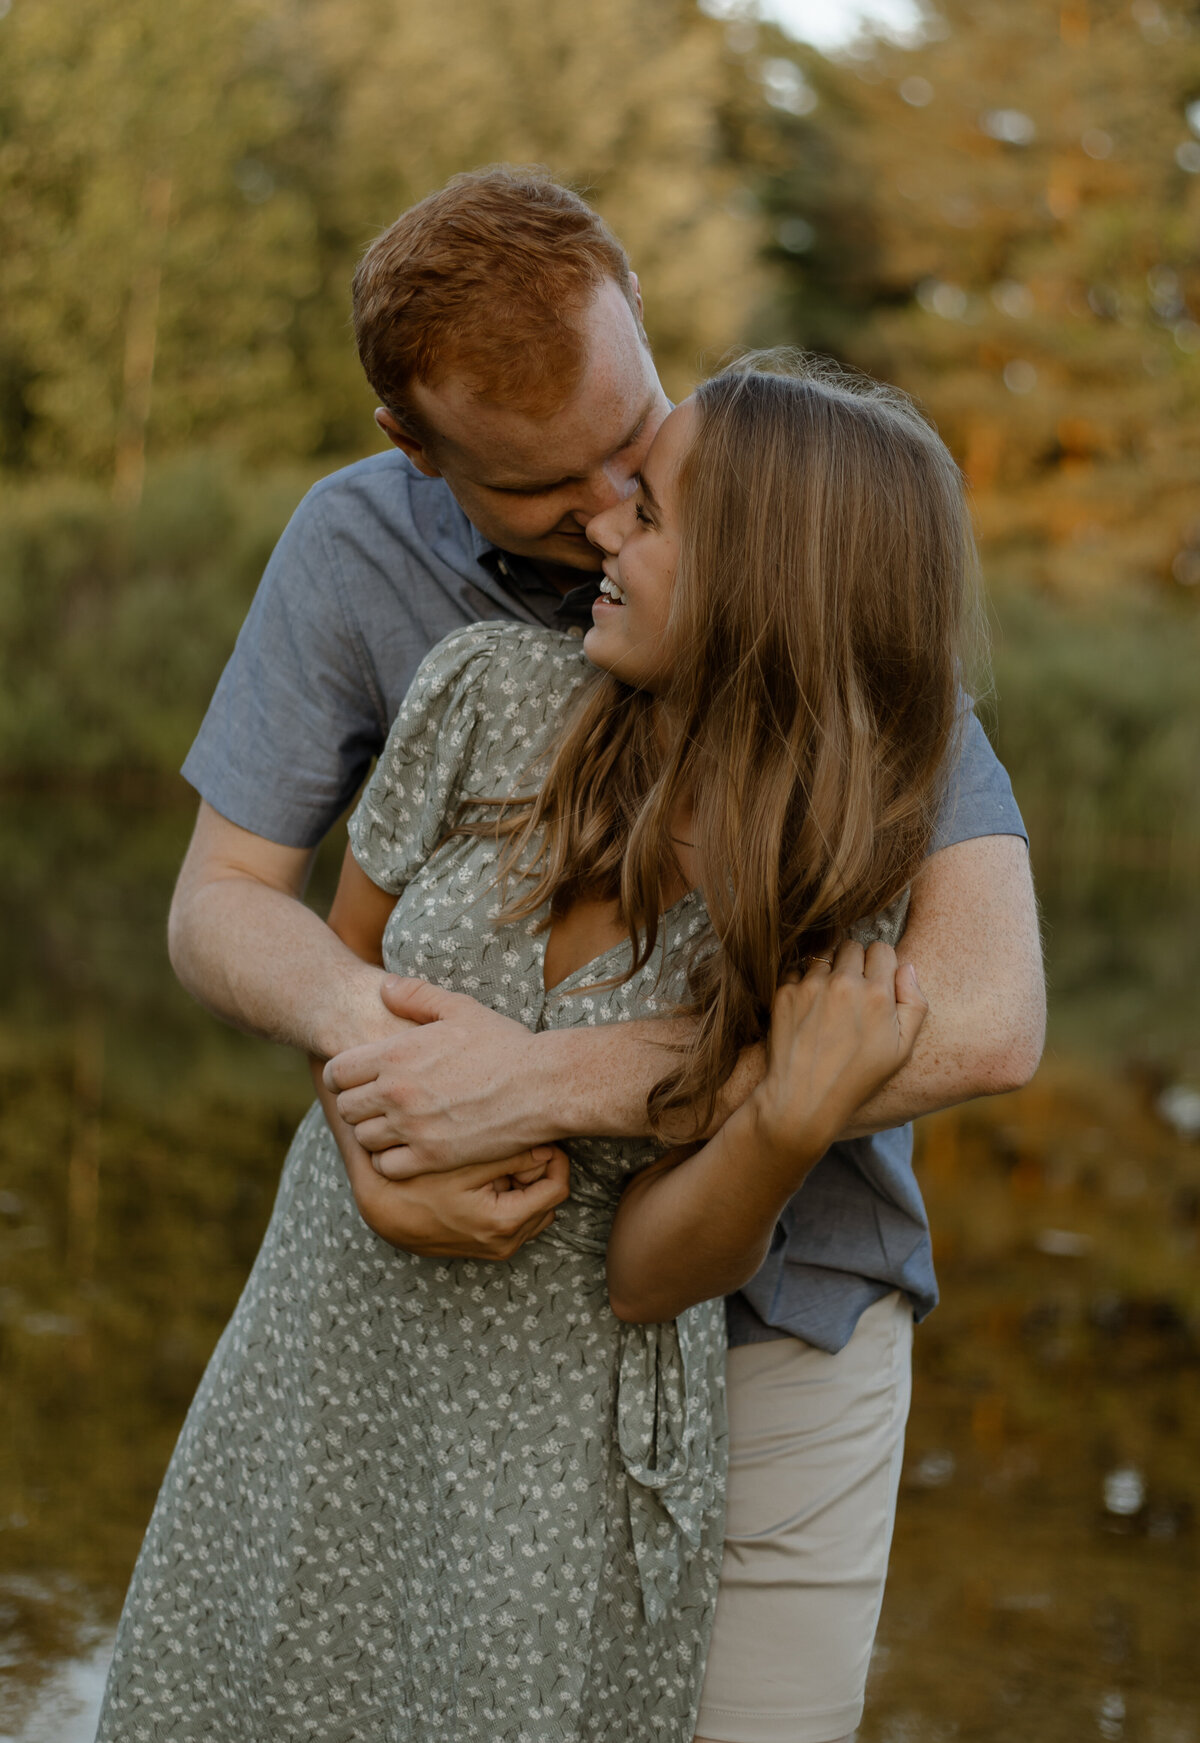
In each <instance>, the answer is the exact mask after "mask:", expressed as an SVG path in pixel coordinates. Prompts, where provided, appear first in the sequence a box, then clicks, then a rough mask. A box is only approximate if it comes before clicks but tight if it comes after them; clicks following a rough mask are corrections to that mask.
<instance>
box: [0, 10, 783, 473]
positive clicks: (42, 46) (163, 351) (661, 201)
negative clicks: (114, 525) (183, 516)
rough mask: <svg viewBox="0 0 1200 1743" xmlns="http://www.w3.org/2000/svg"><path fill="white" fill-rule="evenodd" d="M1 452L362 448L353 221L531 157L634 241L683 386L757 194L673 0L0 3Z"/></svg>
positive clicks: (138, 461)
mask: <svg viewBox="0 0 1200 1743" xmlns="http://www.w3.org/2000/svg"><path fill="white" fill-rule="evenodd" d="M0 33H2V34H3V43H4V51H5V52H4V57H3V60H2V61H0V212H2V214H3V215H2V216H0V444H2V448H0V463H2V464H3V465H5V466H6V467H7V468H9V469H10V470H11V469H15V468H27V469H28V468H33V469H46V468H51V467H54V468H59V469H66V470H70V471H75V472H91V473H93V474H98V475H100V476H101V477H107V478H108V479H109V480H110V481H111V482H112V485H113V489H114V492H115V494H116V496H117V499H118V501H120V502H125V503H134V502H136V500H137V498H138V496H139V494H140V490H141V481H142V474H143V470H144V465H145V456H146V450H147V443H148V442H149V445H150V447H151V449H152V451H155V452H159V453H161V452H163V451H166V450H169V449H171V448H177V447H179V446H182V445H185V444H188V443H195V442H197V441H211V440H218V441H221V442H228V443H230V444H232V445H235V446H236V447H237V448H238V449H239V450H240V451H242V452H244V453H247V454H249V455H250V456H252V457H255V458H259V459H261V458H264V457H266V456H268V455H283V456H287V455H307V454H311V453H314V452H335V453H336V452H339V451H340V452H342V453H345V452H347V451H353V450H354V449H355V448H359V447H361V445H362V444H363V443H364V442H367V441H369V440H370V439H371V435H372V432H371V426H370V422H369V417H368V415H367V414H368V412H369V409H370V402H369V400H368V397H367V394H366V390H365V388H364V386H363V384H362V383H361V380H360V377H359V373H358V368H357V364H356V361H355V359H354V355H353V350H352V347H351V344H350V342H349V337H348V332H347V321H346V317H347V313H348V281H349V275H350V271H351V269H352V266H353V262H354V259H355V258H356V256H357V254H358V253H359V252H360V250H361V248H362V246H363V245H364V243H365V241H366V240H367V239H368V238H369V236H370V235H371V234H372V233H373V232H374V231H376V230H378V229H379V228H380V227H382V226H383V225H385V224H387V223H388V222H390V221H391V219H392V218H394V217H395V216H396V214H397V213H398V212H399V211H400V210H401V209H402V208H403V207H404V206H405V205H406V204H408V203H409V202H410V201H411V200H413V199H415V198H417V197H419V196H420V195H422V194H424V193H425V192H427V191H429V190H430V189H431V188H433V187H434V186H436V185H438V184H439V183H440V182H441V181H443V180H444V179H445V177H446V176H447V175H449V174H450V173H452V172H453V171H455V170H459V169H463V168H467V167H470V166H472V165H476V164H479V163H486V162H489V161H497V160H501V159H508V160H514V161H518V162H522V161H525V162H541V163H544V164H547V165H548V166H549V167H550V168H551V169H552V170H553V171H554V172H555V173H556V174H559V175H561V176H563V177H564V178H566V179H567V180H569V181H571V182H572V183H574V184H575V185H577V186H580V187H581V188H583V189H584V190H585V191H586V192H587V193H588V194H589V196H590V197H591V198H592V199H593V200H594V201H595V202H596V203H597V205H598V206H599V207H600V208H601V209H602V210H603V211H604V212H605V214H606V215H607V216H608V217H609V218H610V220H611V221H612V222H613V224H614V226H615V228H616V229H617V230H618V232H619V233H620V234H621V235H622V236H623V238H624V239H625V241H626V242H627V243H628V245H629V247H630V249H631V252H632V253H633V256H634V259H635V263H636V264H637V266H638V267H639V269H640V270H641V272H642V274H643V277H644V281H645V287H646V293H647V304H648V316H649V322H650V327H651V331H652V334H653V335H654V337H655V339H656V341H657V343H658V346H659V348H660V351H661V355H662V358H663V362H664V366H665V370H666V373H667V377H668V380H669V383H670V384H671V385H672V386H673V387H675V388H676V390H680V389H682V388H683V387H684V386H685V385H686V383H687V382H688V381H690V379H692V377H693V376H694V374H695V373H696V369H697V364H698V358H699V355H700V353H702V352H704V351H707V350H711V349H712V348H713V347H714V346H723V345H724V344H727V343H728V342H729V339H730V338H731V337H733V336H736V335H737V334H738V333H739V332H740V330H741V328H742V326H743V324H744V320H745V313H746V309H747V306H748V304H749V301H750V299H751V297H752V295H753V293H754V286H755V282H756V274H757V271H758V267H757V260H756V255H757V250H758V240H759V239H758V233H757V229H756V226H755V224H754V221H753V207H752V204H751V207H750V208H749V209H748V208H747V207H746V206H745V204H744V203H742V204H739V202H738V199H737V197H736V196H737V190H738V176H737V171H736V168H735V167H734V166H732V165H730V164H729V163H728V162H726V161H724V160H723V158H722V153H721V149H720V147H721V140H720V135H719V131H718V128H717V126H716V123H715V115H716V110H717V107H718V104H719V100H720V97H721V93H722V90H723V88H724V84H725V82H726V81H727V79H728V78H729V77H730V68H729V63H728V59H727V56H726V53H725V48H724V43H723V37H722V32H721V28H720V26H719V25H718V24H716V23H714V22H713V21H712V20H711V19H708V18H706V17H704V16H703V15H702V14H700V13H699V12H697V11H696V9H695V8H694V6H692V5H691V4H689V3H688V0H608V3H607V4H606V5H605V6H604V7H603V9H601V8H600V7H599V6H598V5H594V6H593V10H592V12H591V14H590V15H589V14H587V13H585V14H582V15H581V13H580V11H579V9H578V8H573V9H570V11H568V10H567V9H566V8H555V9H552V10H551V12H550V13H549V14H547V12H546V9H545V8H543V7H540V6H537V5H535V4H534V0H448V3H447V4H445V5H443V6H440V7H438V8H435V9H430V8H411V7H397V6H395V5H393V4H390V3H385V0H337V4H336V5H334V4H333V3H332V0H230V3H229V4H227V5H225V6H221V7H216V8H214V7H211V6H207V5H204V4H202V3H201V0H178V4H177V5H175V6H173V7H172V8H171V9H170V10H169V11H167V10H164V9H163V8H161V7H157V6H154V5H152V4H150V3H149V0H105V4H103V5H101V4H99V0H76V3H75V4H74V5H73V6H71V7H70V8H66V9H63V8H58V9H55V8H45V7H41V6H38V5H35V4H33V3H32V0H14V4H13V5H12V7H11V9H10V10H9V11H8V12H7V14H6V15H5V16H4V17H3V18H2V19H0Z"/></svg>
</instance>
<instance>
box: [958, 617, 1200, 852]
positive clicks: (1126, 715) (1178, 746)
mask: <svg viewBox="0 0 1200 1743" xmlns="http://www.w3.org/2000/svg"><path fill="white" fill-rule="evenodd" d="M996 605H997V618H998V623H997V633H996V637H995V645H994V653H993V662H994V672H995V697H994V699H993V700H992V702H991V705H990V706H989V705H986V704H985V707H984V710H983V712H984V717H985V719H987V718H988V716H989V714H990V716H991V723H992V724H993V730H994V734H995V738H996V744H997V749H998V751H999V753H1000V756H1001V759H1002V760H1003V762H1004V763H1005V765H1006V767H1007V768H1008V769H1009V771H1010V773H1011V774H1012V777H1013V785H1014V787H1015V789H1016V792H1017V796H1018V798H1019V800H1020V802H1021V806H1022V809H1023V811H1024V813H1025V820H1026V822H1027V824H1028V825H1029V830H1030V834H1031V836H1032V838H1033V839H1034V841H1035V842H1036V844H1037V856H1038V861H1039V864H1040V865H1041V866H1042V867H1043V868H1044V869H1045V870H1046V871H1047V872H1056V871H1057V872H1061V871H1062V870H1063V869H1064V862H1074V863H1075V864H1076V865H1079V864H1087V863H1092V864H1094V865H1097V866H1103V865H1104V863H1105V859H1106V856H1107V855H1108V854H1110V853H1111V851H1112V850H1113V849H1114V847H1115V850H1116V851H1117V853H1118V854H1120V853H1121V852H1125V853H1129V852H1131V851H1132V852H1133V853H1134V854H1136V853H1137V852H1138V850H1139V848H1140V850H1141V852H1142V854H1143V855H1144V856H1149V861H1150V864H1152V865H1155V866H1157V867H1158V869H1162V870H1167V871H1175V872H1177V873H1178V874H1180V875H1181V876H1182V875H1183V874H1184V872H1185V870H1186V869H1187V868H1188V867H1189V866H1190V868H1191V870H1192V872H1193V873H1194V871H1195V869H1196V865H1197V856H1198V855H1200V685H1197V682H1196V673H1197V671H1198V670H1200V624H1197V621H1196V619H1195V617H1194V615H1193V614H1191V613H1185V612H1182V611H1180V610H1179V609H1177V608H1174V607H1173V606H1171V605H1170V604H1164V603H1162V602H1161V601H1159V600H1156V599H1155V598H1154V597H1153V596H1149V597H1147V596H1138V595H1121V594H1118V595H1110V596H1108V597H1107V598H1104V599H1101V600H1097V601H1094V602H1092V603H1091V604H1090V605H1088V606H1087V607H1079V606H1075V607H1070V606H1064V605H1063V604H1062V603H1061V602H1060V601H1056V600H1055V599H1053V598H1052V597H1047V596H1045V595H1038V594H1034V593H1031V592H1029V591H1022V592H1018V591H1014V590H1001V591H1000V592H999V593H998V594H997V599H996Z"/></svg>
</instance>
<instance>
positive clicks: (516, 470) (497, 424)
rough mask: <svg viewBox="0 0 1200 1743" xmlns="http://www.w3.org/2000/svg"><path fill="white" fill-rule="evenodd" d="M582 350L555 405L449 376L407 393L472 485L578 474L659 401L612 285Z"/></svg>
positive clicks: (592, 315) (650, 368)
mask: <svg viewBox="0 0 1200 1743" xmlns="http://www.w3.org/2000/svg"><path fill="white" fill-rule="evenodd" d="M585 326H586V331H587V338H588V352H587V362H586V365H585V367H584V371H583V375H582V377H581V379H580V381H579V384H578V386H577V388H576V389H575V391H574V392H573V393H572V394H571V395H570V396H569V397H568V398H567V399H566V400H565V401H563V402H562V403H561V404H559V405H558V406H557V407H555V408H553V409H551V410H548V411H546V412H540V413H539V412H531V411H526V410H522V409H521V408H519V407H518V406H515V405H511V404H503V403H500V402H497V401H495V400H487V399H481V398H480V397H479V396H478V395H477V394H476V393H475V392H474V391H473V389H472V387H471V385H470V383H468V382H467V381H464V380H463V379H461V378H456V377H453V376H451V377H449V378H447V379H446V380H444V381H442V382H439V383H438V384H437V386H436V387H428V386H426V385H425V384H424V383H420V382H415V383H413V388H412V392H413V398H414V401H415V402H416V405H417V409H418V411H419V413H420V415H421V417H422V419H423V420H424V422H425V423H426V425H427V427H429V428H430V429H432V430H433V431H434V432H435V433H436V441H437V445H438V447H439V449H441V450H442V451H443V455H444V456H445V457H447V458H448V457H449V454H447V453H446V451H447V450H449V452H450V453H452V455H453V458H454V461H455V463H456V465H458V466H459V467H461V468H462V469H463V470H465V471H467V472H468V473H469V474H470V475H471V476H472V477H473V478H475V479H476V480H477V481H478V482H481V483H488V484H496V485H499V486H502V487H504V486H507V487H509V488H518V489H519V488H521V487H522V486H524V485H528V484H538V483H542V482H545V481H547V480H548V479H549V478H551V477H554V478H558V477H567V476H571V475H573V474H576V473H578V474H583V473H586V472H588V471H589V470H590V469H591V468H592V467H594V466H596V465H597V464H599V463H602V462H603V461H605V460H607V459H608V458H609V456H610V455H612V454H614V453H616V452H617V451H618V450H619V449H620V448H621V447H622V446H624V445H625V443H627V442H629V441H630V440H632V439H633V437H634V436H635V435H636V434H637V432H638V429H639V427H640V425H641V424H642V423H643V422H644V421H645V419H646V417H647V416H648V415H649V414H650V413H651V412H652V411H653V410H654V408H655V406H657V405H659V404H660V403H665V402H664V400H663V394H662V389H661V387H660V386H659V383H658V377H657V375H656V373H655V369H654V363H653V359H652V358H651V356H650V353H649V352H648V351H647V349H646V347H645V345H644V344H643V342H642V339H641V335H640V333H639V331H638V327H637V324H636V322H635V321H634V319H633V315H632V312H631V310H630V308H629V305H628V304H627V303H626V302H625V300H624V298H623V297H622V296H621V294H620V292H619V291H618V289H617V287H616V285H607V286H605V287H604V288H603V289H602V291H601V292H600V293H598V295H597V298H596V301H595V303H594V304H593V306H592V309H591V310H590V311H589V315H588V317H587V319H586V322H585Z"/></svg>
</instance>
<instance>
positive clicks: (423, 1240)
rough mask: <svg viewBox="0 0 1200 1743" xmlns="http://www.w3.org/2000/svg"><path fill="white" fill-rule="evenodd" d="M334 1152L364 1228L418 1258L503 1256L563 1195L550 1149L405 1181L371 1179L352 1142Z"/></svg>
mask: <svg viewBox="0 0 1200 1743" xmlns="http://www.w3.org/2000/svg"><path fill="white" fill-rule="evenodd" d="M340 1148H341V1150H342V1159H343V1161H344V1162H345V1164H346V1173H347V1175H348V1177H349V1180H350V1187H351V1190H352V1192H353V1193H354V1201H355V1203H356V1204H357V1206H358V1209H359V1214H360V1215H361V1217H362V1219H363V1221H364V1222H365V1223H366V1225H367V1227H368V1228H370V1229H373V1230H374V1232H375V1233H376V1234H377V1235H380V1236H381V1237H382V1238H383V1239H384V1240H385V1241H388V1242H390V1243H391V1245H392V1246H394V1247H400V1248H402V1249H403V1250H404V1251H405V1252H407V1253H420V1254H422V1255H423V1256H425V1257H426V1258H439V1259H442V1258H449V1259H490V1260H496V1259H511V1258H512V1256H513V1254H514V1253H516V1252H517V1251H518V1250H519V1249H520V1248H521V1247H523V1246H524V1245H525V1243H526V1241H532V1240H534V1239H536V1237H537V1236H538V1235H540V1234H541V1233H542V1232H543V1231H544V1230H545V1229H548V1228H549V1227H550V1224H551V1223H552V1222H553V1221H554V1211H555V1207H556V1206H557V1205H560V1204H562V1202H563V1201H564V1199H566V1198H567V1197H568V1196H569V1189H570V1164H569V1162H568V1160H567V1157H566V1155H565V1153H564V1152H563V1151H562V1150H560V1149H558V1148H557V1147H555V1146H554V1145H549V1144H547V1145H540V1146H539V1147H538V1149H537V1150H531V1151H527V1152H526V1153H525V1154H524V1155H522V1156H513V1157H510V1158H509V1159H508V1160H507V1161H505V1162H477V1163H471V1164H468V1166H467V1167H465V1168H457V1169H453V1170H451V1171H449V1172H447V1173H443V1174H418V1175H415V1176H414V1177H413V1178H412V1179H410V1180H388V1179H387V1178H386V1177H385V1176H383V1175H381V1174H379V1173H378V1172H377V1171H376V1169H375V1168H374V1167H373V1166H372V1163H371V1158H370V1156H368V1154H367V1152H366V1151H365V1150H363V1149H362V1147H361V1146H360V1145H357V1144H354V1143H353V1140H351V1142H350V1144H348V1145H347V1144H343V1145H341V1146H340Z"/></svg>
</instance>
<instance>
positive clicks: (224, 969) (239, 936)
mask: <svg viewBox="0 0 1200 1743" xmlns="http://www.w3.org/2000/svg"><path fill="white" fill-rule="evenodd" d="M312 860H313V852H312V850H311V849H308V848H299V847H281V846H280V845H279V844H278V843H277V842H274V841H267V840H266V839H264V837H262V836H260V835H253V834H251V833H250V831H249V830H246V829H240V828H239V827H238V825H237V824H236V823H230V822H229V821H228V819H227V818H225V817H222V816H221V814H220V813H219V812H218V811H214V810H213V808H212V807H211V805H207V804H205V803H204V801H203V800H202V801H201V803H200V811H199V815H198V816H197V818H196V827H195V831H194V832H193V835H192V840H191V845H190V846H189V848H188V851H187V855H186V857H185V859H184V862H183V866H182V869H181V871H180V873H179V880H178V882H177V883H176V886H175V894H174V897H173V898H172V902H171V913H170V918H169V920H168V923H167V938H168V947H169V950H170V955H171V964H172V966H173V968H174V970H175V973H176V974H177V975H178V977H179V979H180V981H181V982H182V983H183V985H184V986H185V987H186V988H187V990H188V992H190V993H191V994H192V997H193V998H195V999H197V1000H198V1001H199V1002H200V1004H202V1005H204V1006H205V1007H206V1008H207V1009H208V1010H210V1011H212V1012H213V1013H214V1014H215V1015H216V1016H218V1017H222V1018H224V1020H225V1021H226V1022H227V1023H232V1024H234V1025H235V1027H237V1028H239V1029H244V1030H246V1031H248V1032H249V1033H250V1034H253V1035H263V1036H265V1037H267V1039H269V1040H272V1041H282V1042H284V1043H285V1044H287V1045H289V1046H292V1047H299V1048H300V1049H301V1051H302V1052H305V1053H311V1054H316V1055H318V1056H319V1057H320V1058H322V1059H328V1058H329V1057H330V1056H331V1055H332V1054H334V1053H338V1052H340V1051H342V1050H343V1049H344V1048H346V1047H354V1046H359V1045H361V1044H362V1043H364V1042H366V1041H373V1040H374V1041H381V1040H385V1039H387V1038H389V1037H394V1036H395V1035H397V1034H398V1033H399V1032H400V1031H401V1030H402V1029H403V1028H404V1027H405V1026H406V1025H405V1024H404V1023H403V1021H402V1020H401V1019H399V1018H397V1017H395V1016H393V1015H391V1014H390V1013H389V1012H388V1010H387V1009H386V1008H385V1006H384V1005H383V1003H382V1001H381V999H380V996H379V989H380V983H381V982H382V980H383V978H384V977H383V971H382V967H381V966H379V965H376V964H372V963H368V962H363V961H361V960H360V959H359V958H358V957H357V956H355V955H354V954H353V952H352V951H350V950H349V949H347V947H346V946H345V945H344V944H343V943H342V942H341V940H340V939H339V938H337V937H335V935H334V934H333V932H331V931H330V929H329V928H328V926H326V925H325V923H324V921H323V920H321V919H320V918H319V917H318V916H317V915H316V914H314V913H313V912H312V910H311V909H310V908H306V907H305V905H304V903H303V901H302V900H301V897H302V896H303V893H304V887H305V884H306V883H307V881H308V874H309V871H310V869H311V866H312ZM523 1147H524V1146H522V1148H523Z"/></svg>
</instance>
